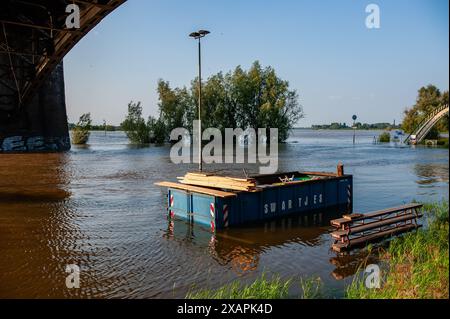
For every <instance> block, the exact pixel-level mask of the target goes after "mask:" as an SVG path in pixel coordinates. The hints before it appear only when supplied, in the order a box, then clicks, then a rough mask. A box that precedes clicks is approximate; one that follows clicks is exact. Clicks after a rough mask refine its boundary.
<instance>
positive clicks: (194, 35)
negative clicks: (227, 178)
mask: <svg viewBox="0 0 450 319" xmlns="http://www.w3.org/2000/svg"><path fill="white" fill-rule="evenodd" d="M209 33H210V32H209V31H206V30H199V31H197V32H192V33H191V34H189V36H190V37H191V38H194V39H196V40H198V123H199V130H198V134H199V137H198V152H199V154H198V169H199V170H200V171H202V162H203V160H202V113H201V112H202V47H201V41H200V40H201V38H203V37H205V36H206V35H208V34H209Z"/></svg>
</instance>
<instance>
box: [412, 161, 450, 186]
mask: <svg viewBox="0 0 450 319" xmlns="http://www.w3.org/2000/svg"><path fill="white" fill-rule="evenodd" d="M414 172H415V173H416V174H417V177H418V179H417V184H419V185H423V186H427V185H428V186H430V185H433V184H435V183H448V174H449V173H448V163H447V165H446V164H438V163H437V164H436V163H426V164H415V165H414Z"/></svg>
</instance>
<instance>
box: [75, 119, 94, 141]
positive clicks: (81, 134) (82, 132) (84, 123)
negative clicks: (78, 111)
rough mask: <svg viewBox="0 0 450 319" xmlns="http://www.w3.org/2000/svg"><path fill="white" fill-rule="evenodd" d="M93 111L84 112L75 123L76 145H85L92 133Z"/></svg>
mask: <svg viewBox="0 0 450 319" xmlns="http://www.w3.org/2000/svg"><path fill="white" fill-rule="evenodd" d="M91 122H92V120H91V113H86V114H83V115H82V116H81V117H80V120H79V121H78V123H77V124H76V125H75V127H74V128H73V130H72V143H73V144H75V145H85V144H86V143H87V142H88V140H89V136H90V135H91V133H90V132H89V130H90V128H91Z"/></svg>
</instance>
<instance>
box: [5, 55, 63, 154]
mask: <svg viewBox="0 0 450 319" xmlns="http://www.w3.org/2000/svg"><path fill="white" fill-rule="evenodd" d="M69 149H70V138H69V130H68V125H67V114H66V102H65V91H64V67H63V63H62V62H60V63H59V64H58V65H57V66H56V67H55V69H54V70H53V71H52V72H50V74H49V76H48V77H47V79H45V80H44V81H43V82H42V84H41V86H40V88H39V89H38V90H37V93H36V94H34V96H33V97H32V98H31V99H30V100H29V102H28V103H27V104H25V105H22V106H20V107H18V106H16V107H15V108H13V109H5V108H3V109H1V108H0V152H46V151H50V152H61V151H67V150H69Z"/></svg>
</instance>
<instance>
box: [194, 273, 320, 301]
mask: <svg viewBox="0 0 450 319" xmlns="http://www.w3.org/2000/svg"><path fill="white" fill-rule="evenodd" d="M292 285H293V280H291V279H289V280H282V279H281V278H280V277H279V276H274V277H272V278H270V279H269V278H267V276H266V275H265V274H262V275H261V277H259V278H258V279H256V280H255V281H254V282H253V283H251V284H249V285H243V284H241V283H239V282H238V281H235V282H233V283H231V284H228V285H225V286H223V287H221V288H219V289H217V290H208V289H203V290H200V291H197V292H190V293H188V294H187V296H186V298H187V299H285V298H288V297H289V289H290V288H291V287H292ZM300 288H301V291H302V293H301V295H300V296H299V298H302V299H317V298H320V290H321V282H320V279H319V278H318V279H308V280H303V279H302V280H300Z"/></svg>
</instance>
